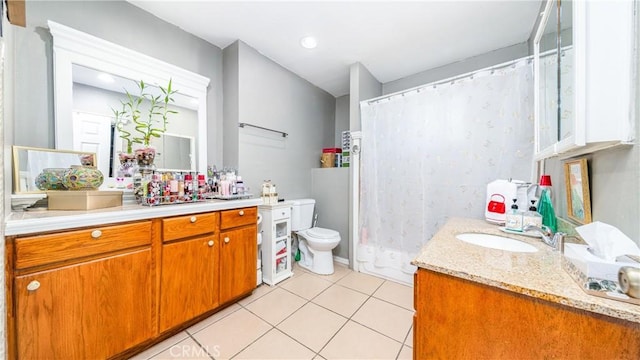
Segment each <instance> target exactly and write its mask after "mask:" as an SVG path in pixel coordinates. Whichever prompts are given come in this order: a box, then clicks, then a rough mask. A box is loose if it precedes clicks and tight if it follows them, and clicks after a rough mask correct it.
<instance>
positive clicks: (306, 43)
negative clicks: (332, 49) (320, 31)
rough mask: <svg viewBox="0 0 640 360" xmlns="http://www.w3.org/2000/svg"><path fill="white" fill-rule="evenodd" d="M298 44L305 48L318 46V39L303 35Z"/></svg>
mask: <svg viewBox="0 0 640 360" xmlns="http://www.w3.org/2000/svg"><path fill="white" fill-rule="evenodd" d="M300 45H302V47H303V48H305V49H313V48H315V47H316V46H318V40H316V38H314V37H313V36H305V37H303V38H302V39H300Z"/></svg>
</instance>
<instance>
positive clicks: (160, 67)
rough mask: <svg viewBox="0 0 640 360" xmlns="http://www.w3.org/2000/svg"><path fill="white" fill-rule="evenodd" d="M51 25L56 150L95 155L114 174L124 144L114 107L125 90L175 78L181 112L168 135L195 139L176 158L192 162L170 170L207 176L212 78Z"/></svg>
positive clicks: (176, 107)
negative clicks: (208, 94)
mask: <svg viewBox="0 0 640 360" xmlns="http://www.w3.org/2000/svg"><path fill="white" fill-rule="evenodd" d="M48 25H49V29H50V31H51V34H52V36H53V73H54V94H55V95H54V105H55V144H56V148H58V149H73V150H76V151H91V152H95V153H97V154H98V159H102V160H100V163H99V164H98V167H99V169H100V170H101V171H102V172H103V174H105V176H107V175H109V174H110V175H111V176H115V175H114V167H115V166H116V164H115V163H116V162H117V161H118V160H117V153H118V151H120V150H122V149H123V143H122V140H121V139H120V138H119V136H118V134H117V130H115V128H114V127H113V126H112V125H113V121H114V120H115V119H114V118H113V113H112V111H111V108H115V109H119V108H120V103H119V98H121V96H124V95H123V93H124V89H127V90H128V91H129V92H130V93H132V94H136V93H137V91H136V90H135V89H136V82H138V81H140V80H142V81H144V82H145V83H146V84H149V85H151V86H155V87H157V86H166V84H167V83H168V82H169V80H171V81H172V84H173V89H176V90H178V94H176V96H174V98H175V102H174V103H173V105H172V106H174V110H176V111H177V113H178V114H177V116H176V117H172V118H170V121H169V124H170V125H169V127H168V129H167V133H168V134H171V135H173V136H178V137H182V138H189V139H192V141H191V143H190V144H189V146H187V147H185V146H183V147H181V148H184V149H187V148H188V149H190V150H189V151H190V152H189V153H186V154H177V156H175V158H177V159H189V162H188V163H185V164H184V165H178V164H176V163H173V164H172V165H173V167H172V169H175V170H181V171H198V172H203V173H204V172H206V169H207V158H206V156H207V139H206V134H207V107H206V97H207V86H208V85H209V79H208V78H206V77H204V76H201V75H199V74H196V73H193V72H190V71H188V70H185V69H182V68H180V67H177V66H175V65H172V64H169V63H166V62H164V61H161V60H158V59H155V58H153V57H150V56H148V55H145V54H142V53H139V52H136V51H134V50H131V49H128V48H125V47H123V46H120V45H117V44H113V43H111V42H108V41H105V40H103V39H100V38H97V37H95V36H92V35H89V34H86V33H83V32H80V31H77V30H74V29H72V28H69V27H67V26H64V25H61V24H58V23H55V22H53V21H49V22H48ZM98 76H102V77H107V78H109V77H110V78H111V82H101V81H100V80H97V79H98ZM79 121H80V123H79ZM160 140H162V139H154V143H153V144H152V145H154V146H157V145H159V143H160ZM176 150H179V149H176ZM163 151H164V153H165V154H167V152H168V150H167V149H164V150H163ZM158 167H163V168H164V166H158Z"/></svg>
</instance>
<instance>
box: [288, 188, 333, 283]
mask: <svg viewBox="0 0 640 360" xmlns="http://www.w3.org/2000/svg"><path fill="white" fill-rule="evenodd" d="M292 203H293V204H292V211H291V231H293V232H294V233H295V234H296V235H297V237H298V248H299V249H300V255H301V257H300V261H298V265H300V266H302V267H303V268H305V269H308V270H309V271H311V272H314V273H316V274H321V275H330V274H333V253H332V252H331V250H333V248H335V247H336V246H338V244H339V243H340V233H339V232H337V231H335V230H329V229H323V228H319V227H311V224H312V222H313V208H314V207H315V204H316V201H315V200H314V199H297V200H292Z"/></svg>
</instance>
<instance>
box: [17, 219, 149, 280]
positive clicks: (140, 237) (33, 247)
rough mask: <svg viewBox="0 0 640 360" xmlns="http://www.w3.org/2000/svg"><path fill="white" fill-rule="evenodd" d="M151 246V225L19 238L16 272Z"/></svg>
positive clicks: (102, 227)
mask: <svg viewBox="0 0 640 360" xmlns="http://www.w3.org/2000/svg"><path fill="white" fill-rule="evenodd" d="M150 244H151V221H144V222H138V223H133V224H125V225H112V226H97V227H93V228H87V229H83V230H76V231H69V232H64V233H58V234H50V235H38V236H31V237H24V238H18V239H17V240H16V243H15V253H16V259H15V266H16V269H24V268H29V267H32V266H38V265H45V264H50V263H54V262H59V261H65V260H70V259H76V258H81V257H84V256H90V255H98V254H102V253H106V252H110V251H116V250H122V249H127V248H131V247H135V246H142V245H150Z"/></svg>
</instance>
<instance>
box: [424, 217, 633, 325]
mask: <svg viewBox="0 0 640 360" xmlns="http://www.w3.org/2000/svg"><path fill="white" fill-rule="evenodd" d="M461 233H485V234H494V235H500V236H505V237H510V238H513V239H517V240H521V241H523V242H526V243H529V244H531V245H533V246H535V247H536V248H537V249H538V252H535V253H515V252H508V251H503V250H496V249H489V248H485V247H482V246H477V245H472V244H468V243H466V242H463V241H460V240H458V239H456V237H455V236H456V235H457V234H461ZM561 258H562V255H561V254H560V252H558V251H553V250H552V249H551V247H549V246H548V245H546V244H544V243H543V242H542V240H541V239H540V238H535V237H529V236H523V235H514V234H507V233H504V232H502V231H500V230H499V227H498V226H497V225H493V224H489V223H487V222H486V221H484V220H478V219H462V218H452V219H449V221H448V222H447V223H446V224H445V225H444V226H443V227H442V228H441V229H440V230H439V231H438V232H437V233H436V234H435V235H434V236H433V238H432V239H431V240H430V241H429V242H428V243H427V244H426V245H425V246H424V247H423V248H422V250H421V252H420V253H419V254H418V256H417V257H416V258H415V259H414V260H413V261H412V264H413V265H416V266H418V267H420V268H424V269H428V270H432V271H436V272H439V273H443V274H448V275H451V276H455V277H458V278H462V279H467V280H471V281H474V282H477V283H481V284H485V285H489V286H494V287H497V288H501V289H505V290H509V291H513V292H516V293H519V294H523V295H526V296H531V297H534V298H538V299H542V300H546V301H550V302H554V303H558V304H562V305H566V306H570V307H574V308H577V309H583V310H587V311H591V312H594V313H598V314H603V315H607V316H611V317H615V318H620V319H624V320H628V321H633V322H636V323H640V306H639V305H634V304H629V303H625V302H621V301H616V300H609V299H605V298H601V297H597V296H593V295H589V294H587V293H585V292H584V291H583V290H582V289H581V288H580V286H579V285H578V284H577V283H576V282H575V281H574V280H573V279H572V278H571V277H570V276H569V274H568V273H567V272H566V271H565V270H564V269H563V268H562V266H561Z"/></svg>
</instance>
